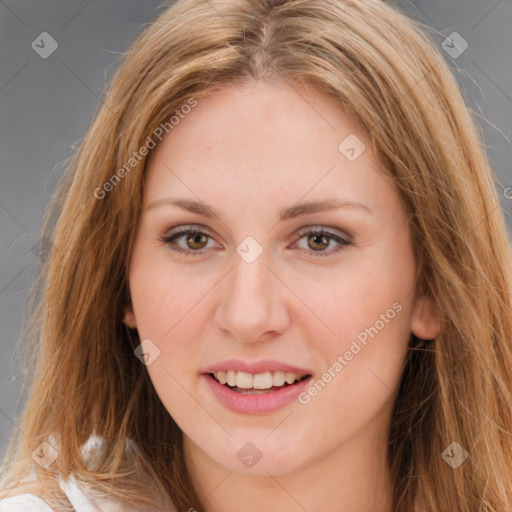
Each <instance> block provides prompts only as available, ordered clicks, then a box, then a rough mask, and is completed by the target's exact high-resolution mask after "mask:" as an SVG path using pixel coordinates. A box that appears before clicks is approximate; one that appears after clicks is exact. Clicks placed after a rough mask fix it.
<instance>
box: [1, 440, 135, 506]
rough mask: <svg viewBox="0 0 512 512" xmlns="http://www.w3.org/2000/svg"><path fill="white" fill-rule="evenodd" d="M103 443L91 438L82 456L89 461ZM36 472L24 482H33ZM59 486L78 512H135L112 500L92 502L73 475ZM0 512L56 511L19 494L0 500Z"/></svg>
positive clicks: (40, 501) (35, 499) (45, 504)
mask: <svg viewBox="0 0 512 512" xmlns="http://www.w3.org/2000/svg"><path fill="white" fill-rule="evenodd" d="M101 443H102V438H101V437H98V436H95V435H93V436H91V437H90V438H89V440H88V441H87V442H86V443H85V444H84V445H83V446H82V454H83V455H84V458H85V459H87V458H89V457H90V456H91V454H92V452H94V450H96V449H97V448H98V447H99V446H100V445H101ZM34 477H35V471H34V472H33V473H32V474H31V475H29V476H28V477H27V478H25V479H24V480H33V479H35V478H37V477H35V478H34ZM59 486H60V488H61V489H62V491H63V492H64V494H65V495H66V496H67V498H68V500H69V501H70V503H71V504H72V505H73V507H74V509H75V510H76V512H131V511H135V510H136V509H134V508H133V507H130V506H128V505H122V504H120V503H117V502H115V501H112V500H101V501H98V500H95V501H93V500H91V498H88V497H87V496H86V494H85V493H84V491H83V490H82V489H81V488H80V485H79V483H78V481H77V480H76V478H75V477H74V476H73V475H70V476H69V478H68V479H67V480H63V479H62V478H60V477H59ZM0 512H54V510H53V509H52V508H51V507H50V506H49V505H48V504H47V503H46V502H45V501H43V500H42V499H41V498H39V497H38V496H35V495H34V494H18V495H16V496H8V497H7V498H3V499H0Z"/></svg>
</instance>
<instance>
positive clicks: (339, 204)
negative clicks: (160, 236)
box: [145, 198, 373, 220]
mask: <svg viewBox="0 0 512 512" xmlns="http://www.w3.org/2000/svg"><path fill="white" fill-rule="evenodd" d="M163 204H166V205H171V206H177V207H179V208H181V209H183V210H186V211H188V212H191V213H197V214H198V215H203V216H204V217H208V218H218V219H221V214H220V212H219V211H218V210H216V209H215V208H214V207H213V206H210V205H208V204H206V203H200V202H197V201H190V200H186V199H172V198H164V199H155V200H154V201H151V203H149V204H148V206H147V207H146V208H145V210H146V211H147V210H150V209H153V208H156V207H157V206H161V205H163ZM337 208H352V209H357V210H361V211H363V212H366V213H368V214H370V215H373V211H372V210H371V209H370V208H369V207H368V206H366V205H364V204H362V203H358V202H357V201H345V200H340V199H327V200H325V201H313V202H310V203H302V204H298V205H296V206H291V207H289V208H285V209H283V210H281V211H280V212H279V219H280V220H288V219H294V218H296V217H299V216H301V215H308V214H312V213H318V212H322V211H328V210H333V209H337Z"/></svg>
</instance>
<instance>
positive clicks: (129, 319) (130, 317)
mask: <svg viewBox="0 0 512 512" xmlns="http://www.w3.org/2000/svg"><path fill="white" fill-rule="evenodd" d="M123 323H125V324H126V325H127V326H128V327H129V328H130V329H135V328H136V327H137V321H136V320H135V315H134V314H133V310H132V307H131V306H125V307H124V316H123Z"/></svg>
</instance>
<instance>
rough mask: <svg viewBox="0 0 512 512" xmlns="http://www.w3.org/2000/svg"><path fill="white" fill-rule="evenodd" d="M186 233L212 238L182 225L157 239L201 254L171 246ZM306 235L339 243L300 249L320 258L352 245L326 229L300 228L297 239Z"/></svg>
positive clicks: (191, 254)
mask: <svg viewBox="0 0 512 512" xmlns="http://www.w3.org/2000/svg"><path fill="white" fill-rule="evenodd" d="M188 233H195V234H201V235H206V236H208V237H209V238H212V237H211V236H210V235H209V234H208V233H206V232H205V231H201V230H199V229H198V228H194V227H193V226H184V227H182V228H181V229H179V230H178V231H174V232H172V231H171V232H169V233H168V234H166V235H164V236H162V237H159V240H160V241H161V242H163V243H164V244H166V245H169V247H170V249H171V250H172V251H174V252H176V253H179V254H182V255H184V256H201V255H202V253H203V252H204V250H205V249H201V250H197V251H196V250H191V249H187V250H185V249H181V248H180V247H177V246H174V247H173V246H172V245H173V244H174V242H175V240H176V239H178V238H180V237H181V236H183V235H185V234H188ZM306 235H315V236H318V235H326V236H327V237H328V238H329V239H331V240H334V241H336V242H338V243H339V244H340V245H339V247H338V249H336V250H334V251H333V250H331V251H329V252H326V251H324V250H322V251H313V250H311V251H308V250H307V249H301V250H302V251H305V252H308V253H309V252H313V254H315V255H316V256H318V257H321V258H322V257H326V256H330V255H332V254H336V253H338V252H340V251H341V250H343V247H346V246H349V245H352V242H351V241H349V240H346V239H344V238H342V237H341V236H339V235H335V234H334V233H331V232H329V231H326V230H324V229H318V228H309V229H304V230H301V231H299V233H298V236H299V240H300V239H301V238H303V237H304V236H306Z"/></svg>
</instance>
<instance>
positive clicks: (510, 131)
mask: <svg viewBox="0 0 512 512" xmlns="http://www.w3.org/2000/svg"><path fill="white" fill-rule="evenodd" d="M197 1H206V0H197ZM394 4H395V5H396V6H397V7H399V8H400V9H401V10H403V11H404V12H406V13H407V14H409V15H410V16H411V17H413V18H416V19H418V20H420V21H422V22H424V23H426V24H427V25H429V26H431V27H433V28H435V29H436V30H438V31H439V32H441V34H439V35H435V36H433V38H434V40H435V41H436V43H437V44H438V46H439V47H441V43H442V41H443V40H444V39H445V37H446V36H448V35H449V34H451V33H452V32H453V31H456V32H458V33H459V34H460V35H461V36H462V37H463V38H464V39H465V40H466V41H467V42H468V44H469V47H468V49H467V50H466V51H465V52H464V53H463V54H462V55H461V56H460V57H458V58H457V59H452V58H451V57H449V56H448V55H447V54H446V53H444V51H443V50H441V51H442V54H443V55H444V57H445V58H446V60H447V61H448V63H449V64H450V66H451V67H452V69H453V70H454V72H455V74H456V77H457V79H458V80H459V82H460V83H461V84H462V85H463V87H464V90H465V91H466V97H467V101H468V102H469V103H470V105H471V106H472V107H473V108H474V109H475V110H477V111H478V112H479V116H478V122H479V124H480V126H481V127H482V130H483V132H484V138H485V143H486V145H487V146H488V154H489V157H490V160H491V164H492V165H493V168H494V169H495V171H496V177H497V179H499V181H500V182H501V184H497V187H498V190H499V192H500V198H501V204H502V208H503V213H504V215H505V217H506V220H507V224H508V228H509V231H511V230H512V216H511V208H512V200H511V199H507V198H506V196H505V194H504V193H503V192H504V188H506V187H509V186H512V173H511V164H510V162H512V149H511V144H510V140H511V138H512V56H511V51H510V50H511V49H512V31H511V29H510V27H511V26H512V2H511V0H499V1H497V0H449V1H446V0H430V1H428V2H427V0H425V1H416V0H412V1H409V2H404V1H396V2H394ZM161 5H162V2H161V1H156V0H80V1H79V0H4V1H1V0H0V130H1V131H0V176H1V181H0V325H1V331H0V347H1V349H2V350H1V353H2V357H1V358H0V386H1V387H0V390H1V392H0V457H2V458H3V455H4V452H5V448H6V446H7V441H8V438H9V437H10V435H11V433H12V431H13V429H15V428H17V426H16V425H17V424H18V423H19V414H20V413H21V410H22V405H23V404H20V405H19V406H18V407H17V408H16V401H17V397H18V392H19V389H20V382H21V369H20V365H19V361H18V360H17V359H15V358H14V347H15V344H16V342H17V340H18V337H19V332H20V325H21V320H22V308H23V305H24V301H25V299H26V296H27V291H28V289H29V287H30V285H31V282H32V279H33V275H34V270H35V264H36V256H34V246H36V245H37V243H38V232H39V230H40V227H41V218H42V214H43V211H44V209H45V206H46V204H47V202H48V200H49V199H50V197H51V195H52V193H53V192H54V190H55V185H56V183H57V180H58V178H59V177H60V175H61V173H62V171H63V165H62V164H63V162H64V161H65V159H66V158H68V157H69V156H70V155H71V154H72V153H73V151H74V148H75V147H76V144H77V143H78V142H79V140H80V139H81V138H82V137H83V135H84V134H85V132H86V130H87V127H88V125H89V123H90V121H91V119H92V116H93V113H94V111H95V108H96V105H97V101H98V97H99V95H100V93H101V91H102V90H103V89H104V85H105V81H106V79H108V77H110V76H111V75H112V73H113V71H114V70H115V67H116V65H117V63H118V61H119V58H120V55H121V53H122V52H124V51H125V50H127V49H128V47H129V46H130V44H131V43H132V41H133V40H134V39H135V38H136V36H137V35H138V34H139V33H140V32H141V31H142V30H143V28H144V24H145V23H148V22H151V20H153V19H154V18H155V17H156V16H157V15H158V13H159V10H158V8H159V6H161ZM42 32H48V33H49V34H51V36H52V37H53V38H54V39H55V40H56V41H57V43H58V48H57V50H56V51H55V52H54V53H53V54H52V55H50V56H49V57H48V58H46V59H43V58H42V57H40V56H39V54H38V53H36V51H35V50H34V49H33V48H32V47H31V44H32V42H33V41H35V40H36V42H37V41H40V38H38V36H39V35H40V34H41V33H42ZM443 34H444V35H443ZM39 44H40V43H39ZM45 47H46V49H48V48H49V46H48V45H47V44H46V45H45ZM41 51H42V50H41Z"/></svg>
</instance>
